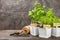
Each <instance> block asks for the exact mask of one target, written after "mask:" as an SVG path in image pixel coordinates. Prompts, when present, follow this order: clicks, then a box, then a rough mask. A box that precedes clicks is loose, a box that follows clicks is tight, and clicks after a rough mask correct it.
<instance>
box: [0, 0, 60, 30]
mask: <svg viewBox="0 0 60 40" xmlns="http://www.w3.org/2000/svg"><path fill="white" fill-rule="evenodd" d="M35 1H39V2H41V3H43V4H45V5H46V6H47V7H46V8H49V7H53V8H54V12H55V15H57V16H59V17H60V0H0V29H20V28H22V27H23V26H25V25H28V24H30V19H29V18H28V11H29V10H31V9H32V8H33V4H34V2H35Z"/></svg>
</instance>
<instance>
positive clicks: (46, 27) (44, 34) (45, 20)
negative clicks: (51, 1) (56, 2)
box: [38, 8, 54, 38]
mask: <svg viewBox="0 0 60 40" xmlns="http://www.w3.org/2000/svg"><path fill="white" fill-rule="evenodd" d="M53 16H54V15H53V11H52V8H49V9H48V10H47V11H46V15H45V16H43V17H41V18H40V22H41V23H42V27H41V28H40V27H39V29H38V30H39V37H41V38H49V37H51V26H52V24H53V21H52V20H53Z"/></svg>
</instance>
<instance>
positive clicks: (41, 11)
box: [28, 2, 45, 22]
mask: <svg viewBox="0 0 60 40" xmlns="http://www.w3.org/2000/svg"><path fill="white" fill-rule="evenodd" d="M44 15H45V6H44V5H43V4H40V3H38V2H36V3H35V4H34V9H33V10H31V11H29V14H28V16H29V17H30V18H31V20H34V21H37V22H38V20H39V19H40V17H42V16H44Z"/></svg>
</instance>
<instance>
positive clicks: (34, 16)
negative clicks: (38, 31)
mask: <svg viewBox="0 0 60 40" xmlns="http://www.w3.org/2000/svg"><path fill="white" fill-rule="evenodd" d="M28 16H29V17H30V18H31V21H32V20H33V21H34V22H38V23H41V24H49V25H52V24H53V23H56V22H60V19H59V18H58V17H57V16H55V15H54V12H53V8H49V9H47V10H45V5H43V4H40V3H38V2H36V3H35V4H34V9H33V10H31V11H29V14H28Z"/></svg>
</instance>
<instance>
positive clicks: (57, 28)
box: [52, 16, 60, 37]
mask: <svg viewBox="0 0 60 40" xmlns="http://www.w3.org/2000/svg"><path fill="white" fill-rule="evenodd" d="M52 36H55V37H60V19H59V18H58V17H56V16H55V17H54V19H53V28H52Z"/></svg>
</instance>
